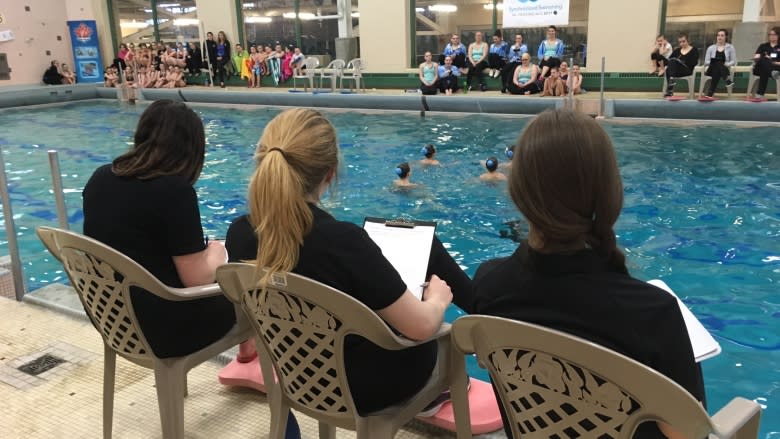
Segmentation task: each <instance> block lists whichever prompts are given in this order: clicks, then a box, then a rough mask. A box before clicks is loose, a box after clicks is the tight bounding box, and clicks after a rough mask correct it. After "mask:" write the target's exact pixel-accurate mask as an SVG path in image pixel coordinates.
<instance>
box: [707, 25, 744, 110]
mask: <svg viewBox="0 0 780 439" xmlns="http://www.w3.org/2000/svg"><path fill="white" fill-rule="evenodd" d="M728 36H729V31H727V30H726V29H718V32H717V34H716V36H715V44H713V45H711V46H710V47H708V48H707V52H706V53H705V55H704V67H705V72H704V74H705V75H707V76H709V77H710V78H711V79H710V88H709V89H708V91H707V96H708V97H712V95H713V94H715V88H716V87H717V86H718V82H720V80H721V79H723V80H724V81H726V87H728V86H730V85H731V84H732V82H731V80H730V79H729V77H730V76H731V70H730V69H731V66H733V65H736V64H737V53H736V51H735V50H734V46H732V45H731V44H730V43H728V42H726V39H727V38H728Z"/></svg>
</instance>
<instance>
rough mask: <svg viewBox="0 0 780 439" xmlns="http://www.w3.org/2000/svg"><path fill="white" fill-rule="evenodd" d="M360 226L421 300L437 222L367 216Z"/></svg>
mask: <svg viewBox="0 0 780 439" xmlns="http://www.w3.org/2000/svg"><path fill="white" fill-rule="evenodd" d="M363 229H364V230H365V231H366V233H368V236H369V237H370V238H371V240H372V241H374V243H376V245H378V246H379V248H380V249H381V250H382V255H383V256H384V257H385V258H386V259H387V260H388V261H389V262H390V264H391V265H392V266H393V267H394V268H395V269H396V271H398V274H400V275H401V279H403V281H404V283H405V284H406V288H407V289H409V291H411V292H412V294H414V296H415V297H417V298H418V299H420V300H422V293H423V288H424V287H423V284H424V283H425V281H426V277H425V276H426V274H427V272H428V259H429V258H430V256H431V245H432V244H433V234H434V232H435V231H436V223H435V222H433V221H409V220H404V219H395V220H388V219H385V218H375V217H366V219H365V221H364V222H363Z"/></svg>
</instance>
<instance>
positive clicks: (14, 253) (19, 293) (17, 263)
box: [0, 146, 26, 300]
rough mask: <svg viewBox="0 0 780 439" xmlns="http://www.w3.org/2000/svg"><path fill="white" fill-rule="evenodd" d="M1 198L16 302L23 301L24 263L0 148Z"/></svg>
mask: <svg viewBox="0 0 780 439" xmlns="http://www.w3.org/2000/svg"><path fill="white" fill-rule="evenodd" d="M0 198H2V202H3V221H4V222H5V234H6V236H7V238H8V253H9V254H10V255H11V274H12V276H13V278H14V292H15V294H16V300H22V297H24V294H25V291H26V288H25V284H24V275H23V274H22V262H21V260H20V259H19V243H18V242H17V241H16V225H15V224H14V214H13V210H12V209H11V196H10V194H9V192H8V176H6V174H5V159H3V148H2V146H0Z"/></svg>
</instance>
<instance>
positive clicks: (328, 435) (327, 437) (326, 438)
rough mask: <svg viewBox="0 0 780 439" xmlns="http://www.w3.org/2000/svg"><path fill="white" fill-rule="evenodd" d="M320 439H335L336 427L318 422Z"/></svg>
mask: <svg viewBox="0 0 780 439" xmlns="http://www.w3.org/2000/svg"><path fill="white" fill-rule="evenodd" d="M319 429H320V439H336V427H334V426H332V425H330V424H327V423H325V422H322V421H320V423H319Z"/></svg>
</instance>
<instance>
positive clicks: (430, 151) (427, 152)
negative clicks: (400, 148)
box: [420, 143, 436, 159]
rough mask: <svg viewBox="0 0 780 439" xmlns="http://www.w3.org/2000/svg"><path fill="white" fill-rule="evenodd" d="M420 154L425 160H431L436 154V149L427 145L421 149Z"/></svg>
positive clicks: (430, 144)
mask: <svg viewBox="0 0 780 439" xmlns="http://www.w3.org/2000/svg"><path fill="white" fill-rule="evenodd" d="M420 152H421V153H422V154H423V155H424V156H425V158H426V159H430V158H433V155H434V154H436V147H435V146H433V144H432V143H429V144H427V145H425V146H423V147H422V149H421V150H420Z"/></svg>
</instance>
